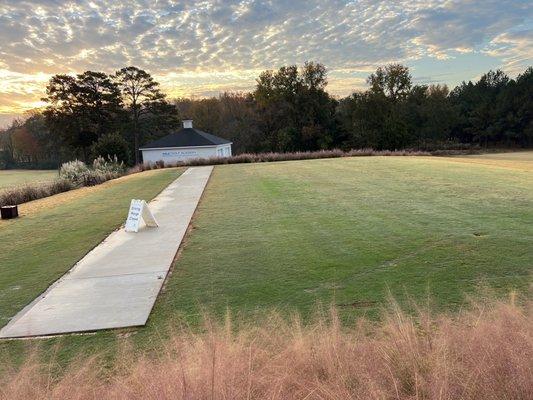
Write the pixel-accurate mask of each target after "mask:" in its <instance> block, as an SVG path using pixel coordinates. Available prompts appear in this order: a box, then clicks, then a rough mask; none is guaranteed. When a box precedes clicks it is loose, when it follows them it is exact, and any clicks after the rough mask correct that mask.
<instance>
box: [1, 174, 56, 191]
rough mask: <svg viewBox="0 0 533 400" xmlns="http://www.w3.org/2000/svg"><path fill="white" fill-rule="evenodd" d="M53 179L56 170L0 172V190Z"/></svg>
mask: <svg viewBox="0 0 533 400" xmlns="http://www.w3.org/2000/svg"><path fill="white" fill-rule="evenodd" d="M55 177H57V171H56V170H42V171H40V170H22V169H14V170H0V190H2V189H7V188H9V187H13V186H18V185H23V184H27V183H32V182H43V181H51V180H53V179H54V178H55Z"/></svg>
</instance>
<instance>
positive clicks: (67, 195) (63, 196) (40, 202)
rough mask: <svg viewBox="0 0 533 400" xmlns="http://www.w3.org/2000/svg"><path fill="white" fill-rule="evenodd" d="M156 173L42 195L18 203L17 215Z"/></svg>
mask: <svg viewBox="0 0 533 400" xmlns="http://www.w3.org/2000/svg"><path fill="white" fill-rule="evenodd" d="M153 174H157V171H146V172H144V173H143V175H137V174H131V175H125V176H122V177H120V178H116V179H112V180H109V181H106V182H104V183H102V184H100V185H96V186H85V187H82V188H78V189H73V190H69V191H67V192H63V193H58V194H56V195H53V196H49V197H44V198H41V199H37V200H33V201H29V202H27V203H23V204H20V205H19V207H18V208H19V215H20V216H25V215H32V214H36V213H37V212H40V211H42V210H46V209H48V208H51V207H55V206H57V205H60V204H65V203H68V202H71V201H73V200H76V199H79V198H82V197H85V196H87V195H88V194H91V193H95V192H99V191H101V190H105V189H106V188H109V187H111V186H115V185H117V184H120V183H121V182H124V181H126V180H134V179H139V178H141V177H143V176H147V175H153ZM14 222H15V221H14V220H0V225H1V224H2V223H14Z"/></svg>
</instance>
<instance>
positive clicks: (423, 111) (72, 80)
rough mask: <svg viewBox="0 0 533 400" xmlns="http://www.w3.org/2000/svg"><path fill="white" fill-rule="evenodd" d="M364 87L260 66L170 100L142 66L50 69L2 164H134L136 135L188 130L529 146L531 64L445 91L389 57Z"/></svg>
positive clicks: (302, 70) (367, 142)
mask: <svg viewBox="0 0 533 400" xmlns="http://www.w3.org/2000/svg"><path fill="white" fill-rule="evenodd" d="M367 82H368V85H369V88H368V89H367V90H366V91H362V92H354V93H353V94H352V95H350V96H348V97H345V98H341V99H336V98H334V97H333V96H331V95H329V94H328V93H327V91H326V86H327V71H326V68H325V66H324V65H322V64H318V63H313V62H308V63H305V64H304V65H303V66H302V67H297V66H295V65H291V66H284V67H281V68H280V69H279V70H277V71H265V72H263V73H261V74H260V76H259V77H258V78H257V84H256V87H255V90H254V91H253V92H251V93H224V94H222V95H220V96H219V97H212V98H206V99H184V98H182V99H176V100H171V99H168V98H166V96H165V95H164V94H163V93H162V92H161V91H160V89H159V84H158V83H157V82H155V81H154V79H153V78H152V77H151V76H150V75H149V74H148V73H147V72H145V71H143V70H140V69H138V68H135V67H127V68H123V69H121V70H119V71H117V72H116V73H115V74H113V75H107V74H104V73H100V72H92V71H87V72H85V73H83V74H80V75H77V76H75V77H73V76H69V75H56V76H54V77H53V78H52V79H51V80H50V82H49V84H48V86H47V89H46V96H45V97H44V98H43V100H44V101H46V102H47V103H48V106H47V107H46V108H45V109H42V110H35V111H32V112H30V113H28V115H27V116H26V118H25V119H23V120H16V121H14V122H13V124H12V126H11V127H9V128H7V129H5V130H3V131H0V151H1V159H0V166H4V167H10V166H16V165H21V164H23V165H26V166H31V165H33V166H37V167H39V166H40V167H45V166H55V165H57V164H58V163H59V162H62V161H66V160H70V159H73V158H79V159H83V160H85V161H90V159H92V158H95V157H97V156H98V155H102V156H104V157H105V156H107V155H117V156H118V157H119V158H120V159H121V160H124V161H125V162H127V163H130V164H133V163H136V162H139V154H138V153H139V152H138V151H137V149H138V148H139V146H140V145H142V144H143V143H145V142H147V141H149V140H153V139H155V138H158V137H161V136H163V135H165V134H167V133H169V132H171V131H173V130H176V129H179V126H180V120H181V119H183V118H193V119H194V124H195V127H197V128H199V129H203V130H205V131H208V132H211V133H214V134H215V135H218V136H221V137H224V138H227V139H230V140H232V141H233V143H234V153H244V152H246V153H257V152H292V151H314V150H322V149H333V148H339V149H343V150H348V149H353V148H373V149H376V150H396V149H414V150H439V149H453V148H469V147H484V148H486V147H528V146H532V145H533V119H532V113H533V68H532V67H529V68H527V69H526V71H524V73H522V74H520V75H519V76H518V77H517V78H516V79H511V78H509V77H508V76H507V75H506V74H505V73H503V72H502V71H500V70H497V71H489V72H488V73H486V74H485V75H483V76H482V77H481V78H480V79H479V80H478V81H477V82H471V81H469V82H463V83H462V84H461V85H459V86H457V87H456V88H454V89H453V90H452V91H451V92H450V91H449V89H448V88H447V87H446V86H445V85H414V84H413V83H412V77H411V75H410V73H409V70H408V68H407V67H405V66H403V65H400V64H391V65H387V66H384V67H380V68H378V69H377V70H376V72H375V73H373V74H371V75H370V76H369V77H368V80H367Z"/></svg>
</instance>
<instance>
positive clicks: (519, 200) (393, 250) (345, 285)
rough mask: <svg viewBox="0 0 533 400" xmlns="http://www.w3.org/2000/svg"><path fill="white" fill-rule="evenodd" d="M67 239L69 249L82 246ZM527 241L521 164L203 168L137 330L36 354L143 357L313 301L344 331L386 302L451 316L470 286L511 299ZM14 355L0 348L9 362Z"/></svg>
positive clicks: (525, 264)
mask: <svg viewBox="0 0 533 400" xmlns="http://www.w3.org/2000/svg"><path fill="white" fill-rule="evenodd" d="M148 182H151V181H149V180H147V181H146V183H147V184H148ZM102 196H103V198H104V199H108V198H110V197H111V196H110V194H109V193H105V194H104V193H103V194H102ZM128 198H129V196H128ZM78 201H79V200H73V202H74V204H78ZM74 204H73V205H72V207H79V206H77V205H74ZM112 215H113V213H112V212H110V213H109V214H108V217H111V216H112ZM104 220H105V219H103V220H102V221H101V222H100V223H103V221H104ZM0 229H1V228H0ZM69 229H71V232H70V233H71V234H72V235H78V236H77V237H76V238H75V239H73V243H76V242H77V241H82V240H83V238H85V237H86V235H87V232H85V231H79V230H80V229H79V226H77V228H74V227H71V228H69ZM78 231H79V232H78ZM35 232H36V233H37V234H41V235H43V236H45V237H46V232H48V231H47V230H46V227H44V226H42V225H40V226H37V225H36V226H35ZM532 241H533V174H532V173H531V171H530V170H527V169H525V170H524V169H523V168H522V167H520V168H518V169H515V168H509V167H508V166H507V164H506V165H501V166H500V165H498V163H497V162H495V163H491V164H490V165H485V164H478V163H472V162H470V161H468V159H465V160H464V161H463V160H461V159H458V158H454V159H449V158H437V157H433V158H431V157H360V158H343V159H329V160H313V161H293V162H279V163H264V164H241V165H225V166H217V167H215V170H214V172H213V175H212V177H211V180H210V182H209V184H208V186H207V188H206V191H205V193H204V197H203V199H202V201H201V202H200V205H199V208H198V210H197V213H196V216H195V218H194V221H193V228H192V231H191V232H190V234H189V235H188V237H187V239H186V241H185V245H184V247H183V249H182V252H181V254H180V257H179V258H178V260H177V262H176V263H175V265H174V268H173V272H172V275H171V276H170V277H169V279H168V280H167V282H166V285H165V288H164V290H163V292H162V294H161V295H160V297H159V299H158V301H157V302H156V305H155V308H154V310H153V312H152V315H151V316H150V319H149V321H148V325H147V326H146V327H144V328H140V329H133V330H132V329H129V330H119V331H107V332H99V333H97V334H95V335H90V336H65V337H62V338H54V339H47V340H42V341H39V344H40V345H42V346H43V347H44V348H45V349H47V351H51V352H52V353H53V354H56V357H57V358H58V359H60V360H61V361H65V360H69V359H72V358H73V357H75V356H76V355H77V354H78V352H80V351H84V352H87V353H93V352H97V351H101V350H102V349H109V348H115V347H114V346H115V345H116V344H117V343H121V342H122V341H123V337H124V336H128V337H130V339H129V340H132V342H133V344H134V345H135V346H137V348H139V349H147V348H148V349H155V350H157V348H158V343H159V341H158V339H159V337H161V336H164V332H165V328H166V327H167V325H168V324H169V322H170V321H174V320H178V321H181V322H187V323H190V324H192V326H197V325H196V324H197V323H198V322H199V320H200V315H201V314H202V313H203V312H204V311H209V312H212V313H215V315H218V316H223V315H224V314H225V313H226V310H227V309H228V308H229V309H230V310H231V311H232V312H233V313H237V314H242V315H243V316H244V317H245V318H247V319H248V321H254V320H255V318H256V317H258V314H263V313H264V312H265V311H268V310H270V309H272V308H276V309H278V310H281V311H282V312H285V313H289V312H291V311H294V310H298V311H300V312H302V313H303V315H304V316H306V315H309V313H310V312H312V310H313V309H314V307H315V305H316V304H317V302H321V303H323V304H326V305H329V304H330V303H334V304H336V305H338V307H339V309H340V310H341V316H342V318H343V319H344V321H346V322H349V321H351V320H353V319H354V318H355V317H356V316H358V315H362V314H367V315H371V316H376V315H377V313H378V310H379V308H380V307H381V306H382V305H384V304H386V302H387V297H388V295H389V293H391V294H392V295H393V296H395V297H396V298H397V299H398V300H399V301H400V302H402V303H404V304H406V303H407V302H408V299H410V298H412V299H414V300H416V301H425V299H426V298H427V297H428V296H429V297H430V298H432V301H433V302H434V305H435V307H437V308H440V309H450V310H452V309H454V308H456V307H457V306H458V305H460V304H462V303H463V301H464V296H465V294H468V293H475V292H476V291H477V287H478V286H479V285H488V286H490V287H492V288H494V289H495V290H496V291H497V292H499V293H502V294H505V293H507V292H508V291H509V290H512V289H518V290H520V291H522V292H524V291H525V290H526V289H527V288H528V286H529V285H530V283H531V272H532V270H533V248H532V246H531V243H532ZM57 251H60V249H57ZM30 259H33V258H32V257H30ZM37 264H38V263H37V262H36V263H35V264H34V265H33V269H35V268H37V267H36V265H37ZM8 296H9V297H10V298H11V297H12V294H11V293H9V294H8ZM24 347H25V344H22V343H20V341H14V342H9V343H7V344H5V343H4V344H0V350H6V351H7V353H9V354H10V355H11V356H13V355H15V356H18V355H20V354H21V350H22V349H23V348H24Z"/></svg>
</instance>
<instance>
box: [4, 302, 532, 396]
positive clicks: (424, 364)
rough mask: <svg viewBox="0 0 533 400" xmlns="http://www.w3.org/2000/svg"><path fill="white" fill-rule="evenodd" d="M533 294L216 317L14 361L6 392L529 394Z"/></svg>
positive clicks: (88, 394)
mask: <svg viewBox="0 0 533 400" xmlns="http://www.w3.org/2000/svg"><path fill="white" fill-rule="evenodd" d="M532 306H533V303H532V302H529V303H527V304H526V305H525V306H517V305H514V304H507V303H501V302H500V303H495V304H489V303H487V302H484V303H480V304H478V305H476V306H475V307H474V308H473V309H471V310H470V311H463V312H462V313H460V314H459V315H455V316H449V315H432V314H430V313H428V312H424V311H420V313H419V314H418V315H417V316H409V315H407V314H405V313H403V312H402V311H401V310H400V309H399V308H397V307H392V308H391V309H390V311H389V312H387V313H386V314H385V316H384V318H383V319H382V320H381V322H370V321H368V320H365V319H359V320H358V321H357V322H356V323H355V324H354V325H353V326H350V327H342V326H341V324H340V321H339V318H338V316H337V314H336V311H335V309H332V310H331V312H330V313H329V315H325V316H323V317H321V318H317V320H316V321H315V322H314V323H310V324H304V323H303V322H302V321H301V320H300V319H299V318H298V317H297V316H295V317H294V318H293V319H292V320H290V321H287V319H285V318H282V317H280V316H279V315H278V314H272V315H271V316H270V318H268V319H266V320H264V321H261V322H256V323H255V324H250V325H245V326H241V325H240V326H239V328H236V327H235V326H234V325H233V324H232V321H231V318H227V319H226V321H225V322H215V321H214V320H212V319H209V318H206V319H205V325H204V327H203V329H200V330H199V331H193V330H190V329H188V328H185V327H179V328H175V330H174V331H173V332H174V333H173V334H171V335H170V338H168V339H156V341H157V343H156V347H157V348H158V350H157V351H156V352H155V353H151V354H145V355H141V356H139V355H137V356H134V355H133V350H131V347H130V346H124V348H125V350H124V351H122V352H120V354H121V355H120V356H119V357H118V361H117V364H116V365H115V366H114V367H112V368H111V369H108V368H105V369H104V367H102V366H103V365H104V364H103V363H102V362H101V360H100V359H99V357H93V358H91V359H87V358H82V359H79V360H78V362H77V363H76V365H71V366H70V367H68V368H67V370H66V371H65V372H64V373H63V374H59V375H57V374H56V373H54V372H51V371H53V369H54V368H53V364H48V363H45V364H41V363H39V361H38V360H39V358H38V357H37V356H34V357H30V358H28V360H27V361H26V362H25V363H24V364H23V365H22V366H21V367H17V368H16V367H7V372H6V373H4V374H3V376H1V377H0V398H1V399H6V400H7V399H21V400H24V399H57V400H59V399H66V398H69V399H78V400H85V399H87V400H89V399H91V400H92V399H94V400H96V399H109V400H126V399H129V400H133V399H136V400H141V399H142V400H144V399H154V400H155V399H161V400H166V399H168V400H170V399H172V400H185V399H257V400H259V399H275V400H282V399H283V400H292V399H310V400H311V399H312V400H319V399H320V400H323V399H360V400H382V399H399V400H413V399H428V400H437V399H438V400H455V399H462V400H480V399H483V400H502V399H515V400H529V399H531V398H533V318H532V316H533V315H532V313H531V311H532V309H533V308H532ZM159 340H160V341H161V343H159V342H158V341H159ZM102 359H103V358H102ZM5 365H6V364H5Z"/></svg>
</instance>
